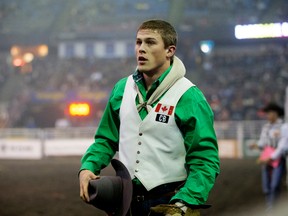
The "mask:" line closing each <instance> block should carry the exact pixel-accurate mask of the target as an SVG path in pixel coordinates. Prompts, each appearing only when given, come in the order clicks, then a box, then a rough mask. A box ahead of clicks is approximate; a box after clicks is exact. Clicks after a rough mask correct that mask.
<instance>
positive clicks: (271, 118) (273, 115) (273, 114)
mask: <svg viewBox="0 0 288 216" xmlns="http://www.w3.org/2000/svg"><path fill="white" fill-rule="evenodd" d="M266 116H267V120H268V121H269V122H271V123H274V122H276V120H277V119H278V114H277V112H275V111H272V110H270V111H268V112H267V113H266Z"/></svg>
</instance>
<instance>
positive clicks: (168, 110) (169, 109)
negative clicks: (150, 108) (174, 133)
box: [155, 103, 174, 116]
mask: <svg viewBox="0 0 288 216" xmlns="http://www.w3.org/2000/svg"><path fill="white" fill-rule="evenodd" d="M173 110H174V106H169V105H164V104H161V103H158V104H157V106H156V108H155V112H157V113H160V114H164V115H169V116H170V115H172V113H173Z"/></svg>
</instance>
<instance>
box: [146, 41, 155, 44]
mask: <svg viewBox="0 0 288 216" xmlns="http://www.w3.org/2000/svg"><path fill="white" fill-rule="evenodd" d="M146 43H147V44H155V42H154V41H147V42H146Z"/></svg>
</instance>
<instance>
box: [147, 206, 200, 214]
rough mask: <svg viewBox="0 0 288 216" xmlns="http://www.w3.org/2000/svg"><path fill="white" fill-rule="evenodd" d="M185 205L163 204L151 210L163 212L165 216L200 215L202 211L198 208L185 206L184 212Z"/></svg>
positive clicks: (158, 212)
mask: <svg viewBox="0 0 288 216" xmlns="http://www.w3.org/2000/svg"><path fill="white" fill-rule="evenodd" d="M182 207H184V205H183V206H179V205H176V204H161V205H157V206H155V207H152V208H151V212H154V213H157V214H162V215H164V216H200V211H199V210H198V209H191V208H189V207H186V206H185V209H186V211H185V212H184V211H183V210H182V209H181V208H182Z"/></svg>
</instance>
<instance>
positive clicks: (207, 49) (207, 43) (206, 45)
mask: <svg viewBox="0 0 288 216" xmlns="http://www.w3.org/2000/svg"><path fill="white" fill-rule="evenodd" d="M213 47H214V42H213V41H211V40H204V41H200V49H201V51H202V52H203V53H205V54H209V53H211V52H212V50H213Z"/></svg>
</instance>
